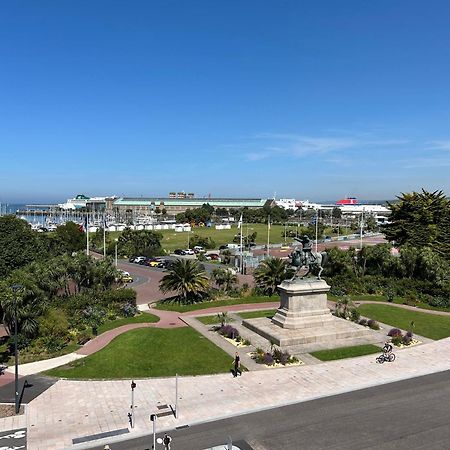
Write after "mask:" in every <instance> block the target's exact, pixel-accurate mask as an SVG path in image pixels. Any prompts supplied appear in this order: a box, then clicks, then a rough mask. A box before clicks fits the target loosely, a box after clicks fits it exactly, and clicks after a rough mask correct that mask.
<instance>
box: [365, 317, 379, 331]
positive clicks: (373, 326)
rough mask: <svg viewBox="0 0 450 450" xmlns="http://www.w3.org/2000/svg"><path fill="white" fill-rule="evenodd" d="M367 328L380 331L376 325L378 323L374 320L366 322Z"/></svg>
mask: <svg viewBox="0 0 450 450" xmlns="http://www.w3.org/2000/svg"><path fill="white" fill-rule="evenodd" d="M367 326H368V327H369V328H370V329H372V330H379V329H380V325H379V324H378V322H377V321H376V320H373V319H369V320H368V321H367Z"/></svg>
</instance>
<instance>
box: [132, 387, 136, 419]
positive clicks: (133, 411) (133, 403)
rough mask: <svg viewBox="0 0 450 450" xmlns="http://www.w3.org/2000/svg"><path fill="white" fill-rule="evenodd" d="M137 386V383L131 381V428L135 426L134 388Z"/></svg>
mask: <svg viewBox="0 0 450 450" xmlns="http://www.w3.org/2000/svg"><path fill="white" fill-rule="evenodd" d="M135 387H136V383H135V382H134V380H133V381H131V428H134V389H135Z"/></svg>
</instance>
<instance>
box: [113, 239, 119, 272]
mask: <svg viewBox="0 0 450 450" xmlns="http://www.w3.org/2000/svg"><path fill="white" fill-rule="evenodd" d="M115 241H116V242H115V244H116V245H115V249H114V254H115V261H116V267H117V242H118V241H119V239H118V238H116V239H115Z"/></svg>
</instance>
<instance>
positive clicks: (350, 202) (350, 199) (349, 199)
mask: <svg viewBox="0 0 450 450" xmlns="http://www.w3.org/2000/svg"><path fill="white" fill-rule="evenodd" d="M357 204H358V200H356V198H355V197H346V198H343V199H342V200H338V201H337V202H336V205H340V206H343V205H357Z"/></svg>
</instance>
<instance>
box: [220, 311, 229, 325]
mask: <svg viewBox="0 0 450 450" xmlns="http://www.w3.org/2000/svg"><path fill="white" fill-rule="evenodd" d="M217 319H219V322H220V327H223V326H225V325H226V324H227V323H228V322H229V321H230V319H229V317H228V312H227V311H223V312H221V313H219V314H217Z"/></svg>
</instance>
